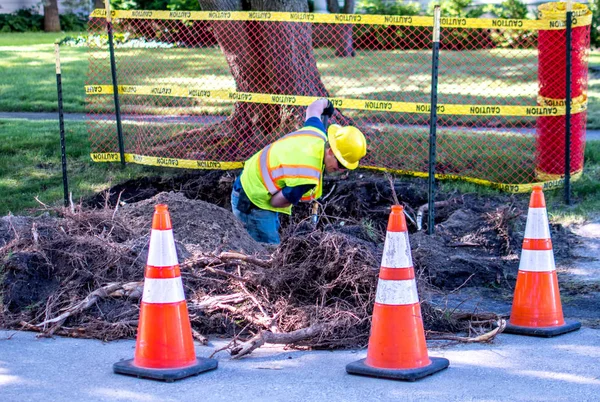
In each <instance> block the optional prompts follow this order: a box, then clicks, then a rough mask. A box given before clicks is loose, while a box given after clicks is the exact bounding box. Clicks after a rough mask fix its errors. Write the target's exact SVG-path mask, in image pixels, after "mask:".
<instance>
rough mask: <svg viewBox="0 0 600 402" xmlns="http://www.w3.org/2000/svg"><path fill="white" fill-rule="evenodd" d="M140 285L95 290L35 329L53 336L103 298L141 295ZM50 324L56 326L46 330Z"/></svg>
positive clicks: (133, 284) (118, 285) (128, 284)
mask: <svg viewBox="0 0 600 402" xmlns="http://www.w3.org/2000/svg"><path fill="white" fill-rule="evenodd" d="M140 284H141V282H129V283H109V284H108V285H106V286H104V287H101V288H100V289H96V290H94V291H93V292H92V293H90V294H89V295H88V296H87V297H86V298H85V299H83V300H82V301H80V302H79V303H77V304H75V305H72V306H70V307H69V308H67V310H66V311H65V312H64V313H62V314H61V315H59V316H58V317H55V318H52V319H49V320H45V321H43V322H41V323H39V324H36V325H35V327H37V328H41V329H42V331H43V332H44V333H45V334H46V335H48V336H52V335H53V334H54V333H55V332H56V330H57V329H59V328H60V327H61V326H62V325H63V323H64V322H65V321H66V319H67V318H69V317H70V316H72V315H75V314H79V313H81V312H82V311H84V310H87V309H88V308H90V307H91V306H93V305H94V303H96V302H97V301H98V300H99V299H101V298H104V297H108V296H113V297H114V296H125V295H128V294H131V293H133V292H138V293H141V292H140V290H139V287H140ZM48 324H54V325H52V326H51V327H50V329H46V326H47V325H48Z"/></svg>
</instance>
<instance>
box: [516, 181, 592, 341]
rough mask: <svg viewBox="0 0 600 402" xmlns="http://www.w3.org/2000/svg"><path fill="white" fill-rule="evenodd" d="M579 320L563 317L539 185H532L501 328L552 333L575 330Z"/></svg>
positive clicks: (538, 333)
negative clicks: (509, 306)
mask: <svg viewBox="0 0 600 402" xmlns="http://www.w3.org/2000/svg"><path fill="white" fill-rule="evenodd" d="M579 328H581V323H579V322H576V321H568V322H567V321H565V320H564V318H563V312H562V305H561V303H560V291H559V289H558V278H557V276H556V267H555V266H554V253H553V252H552V240H550V227H549V225H548V214H547V213H546V201H545V200H544V193H543V191H542V186H533V193H532V194H531V200H530V202H529V211H528V214H527V225H526V226H525V239H524V240H523V250H522V252H521V261H520V263H519V273H518V275H517V286H516V287H515V294H514V299H513V305H512V311H511V313H510V321H509V322H508V324H507V326H506V329H505V330H504V332H507V333H512V334H520V335H532V336H543V337H551V336H556V335H562V334H565V333H567V332H571V331H576V330H578V329H579Z"/></svg>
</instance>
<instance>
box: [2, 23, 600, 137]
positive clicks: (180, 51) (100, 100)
mask: <svg viewBox="0 0 600 402" xmlns="http://www.w3.org/2000/svg"><path fill="white" fill-rule="evenodd" d="M69 34H70V35H74V33H69ZM66 35H67V34H65V36H66ZM57 36H60V34H42V33H32V34H3V35H0V69H2V70H3V71H5V73H4V74H2V75H1V76H0V111H56V109H57V106H56V87H55V86H56V84H55V72H54V54H53V46H52V45H51V43H52V42H53V41H54V40H55V39H56V38H57ZM61 55H62V67H63V68H62V70H63V71H62V73H63V74H62V75H63V85H64V89H63V95H64V108H65V111H66V112H84V111H85V102H86V101H85V94H84V91H83V87H84V85H85V84H86V83H87V84H105V85H106V84H110V82H111V81H110V66H109V62H108V60H109V58H108V51H107V49H104V48H103V49H91V50H89V52H88V49H86V48H72V47H66V46H63V47H62V48H61ZM88 56H89V62H88ZM315 56H316V59H317V64H318V67H319V71H320V72H321V77H322V80H323V83H324V84H325V87H326V88H327V89H328V90H329V91H330V94H331V96H336V97H342V98H353V99H376V100H392V101H401V102H402V101H404V102H423V103H428V102H429V98H430V95H429V88H430V71H429V70H430V58H431V55H430V52H429V51H426V50H425V51H416V50H401V51H400V50H398V51H367V50H359V51H357V55H356V57H353V58H337V57H335V56H334V54H333V50H332V49H328V48H320V49H316V51H315ZM596 56H597V54H595V53H594V55H593V57H594V60H595V57H596ZM440 60H441V61H440V62H441V64H440V77H439V88H438V90H439V102H440V103H454V104H499V105H535V104H536V95H537V85H538V84H537V55H536V52H535V51H534V50H527V49H522V50H510V49H509V50H507V49H492V50H478V51H463V52H450V51H443V52H442V53H441V56H440ZM117 62H118V71H119V84H123V85H127V84H130V85H160V84H167V85H181V86H193V87H197V88H200V89H229V90H232V89H234V87H235V84H234V80H233V78H232V76H231V73H230V71H229V68H228V66H227V63H226V61H225V58H224V57H223V55H222V53H221V51H220V50H219V49H217V48H203V49H186V48H174V49H139V48H136V49H131V48H119V49H117ZM25 70H26V71H27V72H28V74H23V73H22V72H23V71H25ZM88 70H90V71H93V74H92V75H91V76H90V77H89V78H88ZM590 84H591V85H590V107H589V110H590V112H589V114H590V117H589V120H590V127H591V128H600V99H598V96H599V95H597V94H599V93H600V88H598V86H600V83H597V82H590ZM90 98H95V99H94V100H93V101H92V102H94V103H93V108H94V110H96V111H98V112H102V111H104V112H108V113H111V112H112V111H113V104H112V96H99V97H98V96H94V97H90ZM231 106H232V103H231V102H228V101H225V102H223V101H219V102H215V101H207V100H202V99H190V98H171V97H156V96H135V97H133V96H129V97H126V96H123V100H122V107H123V111H124V112H127V111H131V110H137V111H138V112H142V113H152V114H154V113H156V114H160V113H161V112H162V113H168V114H222V115H225V114H229V113H230V111H231ZM596 111H598V112H597V113H596ZM345 112H346V114H347V115H348V116H349V117H353V118H375V119H378V120H382V119H383V120H385V121H393V120H396V122H399V123H405V124H416V123H418V124H423V123H424V122H426V121H427V118H428V115H427V114H419V115H406V114H398V113H376V112H366V111H357V110H349V109H346V110H345ZM446 119H448V120H449V122H450V123H453V124H454V123H460V122H467V121H478V122H479V124H483V125H486V126H487V125H491V126H497V125H498V124H500V125H501V126H511V125H513V124H517V123H519V124H525V125H529V126H532V125H533V124H534V120H535V119H534V118H531V117H529V118H528V117H494V116H491V117H474V116H452V117H449V116H446ZM450 120H452V121H450Z"/></svg>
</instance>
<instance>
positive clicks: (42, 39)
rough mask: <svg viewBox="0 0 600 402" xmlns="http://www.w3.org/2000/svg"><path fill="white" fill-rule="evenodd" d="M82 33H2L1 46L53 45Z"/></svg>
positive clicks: (0, 37)
mask: <svg viewBox="0 0 600 402" xmlns="http://www.w3.org/2000/svg"><path fill="white" fill-rule="evenodd" d="M79 34H81V33H80V32H13V33H0V46H32V45H51V44H53V43H54V42H55V41H56V40H57V39H62V38H64V37H65V36H77V35H79Z"/></svg>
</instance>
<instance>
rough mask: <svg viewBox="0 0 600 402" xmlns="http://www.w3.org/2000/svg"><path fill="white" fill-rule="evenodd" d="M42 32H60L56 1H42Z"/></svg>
mask: <svg viewBox="0 0 600 402" xmlns="http://www.w3.org/2000/svg"><path fill="white" fill-rule="evenodd" d="M44 31H45V32H60V18H59V14H58V0H45V1H44Z"/></svg>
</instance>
